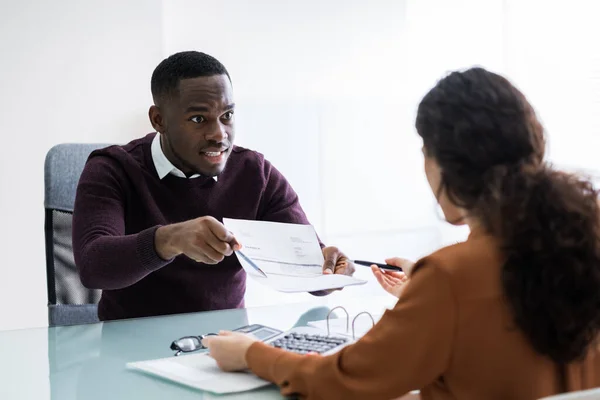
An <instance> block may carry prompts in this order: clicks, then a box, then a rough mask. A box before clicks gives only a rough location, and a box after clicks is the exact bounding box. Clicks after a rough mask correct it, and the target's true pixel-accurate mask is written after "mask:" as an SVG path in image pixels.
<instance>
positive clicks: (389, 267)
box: [354, 260, 402, 272]
mask: <svg viewBox="0 0 600 400" xmlns="http://www.w3.org/2000/svg"><path fill="white" fill-rule="evenodd" d="M354 264H358V265H364V266H366V267H370V266H371V265H376V266H377V267H378V268H381V269H387V270H390V271H400V272H402V268H400V267H396V266H393V265H389V264H380V263H376V262H371V261H364V260H354Z"/></svg>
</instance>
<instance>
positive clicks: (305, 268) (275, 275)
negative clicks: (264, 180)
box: [223, 218, 367, 293]
mask: <svg viewBox="0 0 600 400" xmlns="http://www.w3.org/2000/svg"><path fill="white" fill-rule="evenodd" d="M223 224H224V225H225V227H226V228H227V229H229V230H230V231H231V232H232V233H233V234H234V235H235V237H236V239H237V240H238V241H239V242H240V243H241V244H242V253H243V254H237V253H236V256H237V258H238V260H239V262H240V264H241V265H242V268H244V270H245V271H246V273H247V274H248V276H250V277H251V278H252V279H255V280H256V281H258V282H259V283H261V284H263V285H266V286H269V287H271V288H273V289H275V290H278V291H280V292H288V293H297V292H316V291H319V290H328V289H338V288H342V287H345V286H351V285H362V284H365V283H366V282H367V281H365V280H362V279H357V278H354V277H351V276H346V275H340V274H331V275H323V263H324V259H323V252H322V250H321V246H320V245H319V240H318V238H317V234H316V232H315V229H314V228H313V227H312V226H311V225H299V224H285V223H279V222H268V221H249V220H240V219H231V218H224V219H223ZM257 267H258V268H260V270H261V271H262V272H263V273H264V275H262V274H261V273H260V272H258V271H257Z"/></svg>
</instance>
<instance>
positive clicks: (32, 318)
mask: <svg viewBox="0 0 600 400" xmlns="http://www.w3.org/2000/svg"><path fill="white" fill-rule="evenodd" d="M547 3H549V2H538V1H533V0H519V1H517V0H486V1H481V0H452V1H446V0H404V1H402V0H373V1H369V2H367V1H364V0H328V1H317V0H305V1H300V0H253V1H251V2H249V1H241V0H229V1H222V2H207V1H198V0H162V1H161V0H150V1H149V0H138V1H131V0H130V1H127V2H120V1H115V0H113V1H98V0H88V1H86V2H77V1H74V0H72V1H68V0H58V1H55V2H52V3H48V2H44V1H41V0H30V1H23V2H11V3H8V2H3V3H2V5H1V6H0V7H1V8H0V54H2V56H3V63H2V64H0V87H1V88H2V89H1V92H0V93H1V95H0V115H1V116H2V121H3V122H4V124H3V130H4V131H5V146H4V148H3V154H2V157H0V163H1V164H0V187H1V188H2V196H0V214H1V215H0V220H1V221H3V223H4V224H3V226H4V227H5V229H4V230H3V231H2V233H1V234H0V235H1V236H0V251H2V254H3V263H2V265H0V330H1V329H12V328H20V327H30V326H43V325H45V324H46V306H45V305H46V286H45V280H46V277H45V261H44V241H43V160H44V156H45V153H46V151H47V150H48V149H49V148H50V147H51V146H52V145H54V144H56V143H59V142H68V141H76V142H126V141H128V140H130V139H132V138H134V137H139V136H141V135H143V134H144V133H146V132H148V131H149V130H150V129H151V128H150V126H149V124H148V122H147V117H146V112H147V108H148V106H149V104H150V101H151V97H150V91H149V79H150V75H151V72H152V70H153V69H154V67H155V66H156V65H157V63H158V62H160V60H162V59H163V58H164V57H166V56H168V55H170V54H172V53H174V52H177V51H181V50H188V49H196V50H201V51H205V52H207V53H209V54H212V55H214V56H215V57H217V58H218V59H220V60H221V61H222V62H223V63H224V64H225V65H226V66H227V68H228V69H229V71H230V73H231V75H232V78H233V83H234V90H235V95H236V103H237V104H238V108H237V114H236V118H237V134H238V143H239V144H241V145H245V146H248V147H251V148H254V149H257V150H259V151H261V152H263V153H264V154H265V155H266V156H267V158H269V159H270V160H271V161H272V162H273V163H274V164H275V165H276V166H277V167H278V168H279V169H280V170H281V171H282V172H283V173H284V174H285V175H286V176H287V177H288V179H289V180H290V182H291V183H292V185H293V186H294V187H295V189H296V190H297V192H298V193H299V195H300V198H301V201H302V204H303V205H304V208H305V210H306V211H307V214H308V215H309V217H310V219H311V221H312V222H313V224H314V225H315V226H316V228H317V230H318V231H319V233H320V235H321V236H322V238H323V239H324V240H326V241H327V243H330V244H335V245H338V246H339V247H341V248H343V249H344V250H345V251H346V252H347V253H348V254H349V255H350V256H351V257H355V258H367V259H382V258H384V257H387V256H393V255H399V256H404V257H409V258H418V257H420V256H422V255H424V254H426V253H427V252H430V251H432V250H433V249H435V248H436V247H439V246H440V245H442V244H445V243H452V242H454V241H457V240H460V239H463V238H464V237H465V236H466V234H467V233H468V231H467V230H465V229H464V228H453V227H449V226H447V225H445V224H443V223H442V222H441V221H440V220H439V218H438V217H437V216H436V213H435V211H434V210H435V208H434V200H433V197H432V195H431V193H430V191H429V189H428V187H427V184H426V182H425V179H424V176H423V172H422V159H421V153H420V146H421V144H420V140H419V138H418V136H417V135H416V133H415V132H414V127H413V122H414V116H415V111H416V106H417V103H418V101H419V100H420V98H421V96H422V95H423V94H424V93H425V92H426V91H427V90H428V89H429V88H430V87H431V86H433V85H434V84H435V81H436V80H437V79H438V78H440V77H441V76H442V75H443V74H444V73H445V72H447V71H449V70H452V69H456V68H465V67H468V66H471V65H473V64H478V65H482V66H484V67H487V68H489V69H492V70H495V71H499V72H502V73H506V74H508V75H509V77H511V78H513V79H514V80H515V82H516V83H517V84H518V85H519V86H520V87H521V88H522V89H523V91H524V92H525V93H526V94H527V95H528V96H529V97H530V99H531V100H532V102H533V103H534V105H535V106H536V108H537V109H538V111H539V112H540V115H541V116H542V118H543V119H544V121H545V122H546V125H547V127H548V131H549V133H550V135H551V137H550V145H551V152H550V153H551V156H552V157H553V158H554V159H555V160H556V161H558V162H560V163H561V164H564V165H567V164H568V165H570V166H574V167H577V166H582V167H585V168H587V169H592V170H600V161H597V160H598V158H597V157H596V156H595V155H596V152H595V147H596V146H594V144H596V141H597V140H598V139H596V137H597V135H596V136H594V135H593V134H592V132H596V133H597V131H598V129H599V128H600V86H598V85H599V82H600V79H597V78H598V77H600V50H599V48H598V46H597V45H596V44H595V40H596V38H597V37H600V32H597V31H594V29H598V28H597V27H595V26H594V23H593V22H594V21H593V18H592V17H591V16H593V15H598V13H597V12H595V11H594V10H593V9H592V8H593V7H595V3H594V2H585V1H583V0H577V1H574V2H571V3H569V8H566V6H561V4H567V3H564V2H560V4H557V3H552V4H547ZM589 3H592V4H591V5H590V4H589ZM532 21H535V24H534V25H535V28H532V26H533V25H532ZM556 21H559V22H558V23H557V22H556ZM557 24H558V26H560V28H561V29H556V26H557ZM574 115H575V116H576V118H572V116H574ZM575 119H576V121H575ZM573 138H575V139H576V140H573ZM23 182H26V183H27V185H24V184H23ZM358 274H359V276H365V277H368V276H369V271H368V270H367V269H360V270H359V271H358ZM361 293H363V294H364V293H381V289H379V288H378V287H377V285H375V284H373V283H370V284H369V285H366V286H364V287H356V288H347V289H346V290H344V291H342V292H340V293H336V294H335V295H334V296H336V297H339V298H340V299H341V298H343V297H345V296H357V295H358V294H361ZM306 298H309V296H308V295H298V296H290V295H282V294H279V293H273V292H269V291H265V290H264V289H261V288H258V287H256V286H254V285H253V284H252V283H250V285H249V288H248V294H247V304H248V305H250V306H251V305H261V304H269V303H275V302H279V303H280V302H283V301H298V300H302V299H306Z"/></svg>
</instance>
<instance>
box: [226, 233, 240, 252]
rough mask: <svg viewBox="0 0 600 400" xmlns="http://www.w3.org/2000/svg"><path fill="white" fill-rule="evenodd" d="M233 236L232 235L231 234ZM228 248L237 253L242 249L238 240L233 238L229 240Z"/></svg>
mask: <svg viewBox="0 0 600 400" xmlns="http://www.w3.org/2000/svg"><path fill="white" fill-rule="evenodd" d="M232 236H233V234H232ZM229 246H231V248H232V249H233V251H238V250H241V249H242V244H241V243H240V242H238V240H237V239H236V238H235V237H233V239H231V240H230V241H229Z"/></svg>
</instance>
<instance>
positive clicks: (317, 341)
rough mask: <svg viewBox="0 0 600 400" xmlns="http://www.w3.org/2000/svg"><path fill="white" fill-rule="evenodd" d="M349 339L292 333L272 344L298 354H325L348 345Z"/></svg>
mask: <svg viewBox="0 0 600 400" xmlns="http://www.w3.org/2000/svg"><path fill="white" fill-rule="evenodd" d="M348 340H349V339H346V338H343V337H338V336H327V335H315V334H308V333H295V332H291V333H288V334H287V335H285V336H283V337H280V338H279V339H277V340H275V341H273V342H271V343H270V344H271V346H275V347H278V348H280V349H284V350H287V351H292V352H294V353H298V354H307V353H319V354H321V353H325V352H327V351H329V350H331V349H333V348H335V347H338V346H340V345H342V344H344V343H347V342H348Z"/></svg>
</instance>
